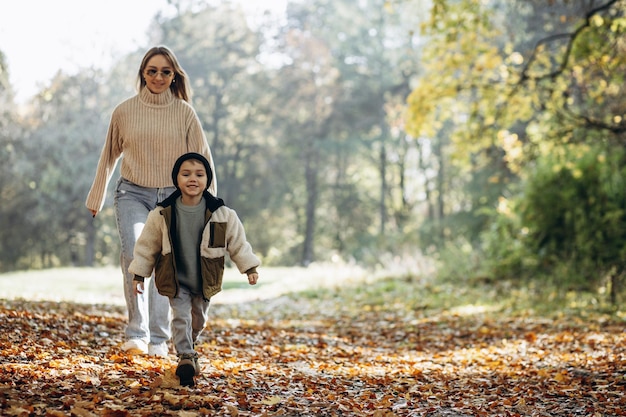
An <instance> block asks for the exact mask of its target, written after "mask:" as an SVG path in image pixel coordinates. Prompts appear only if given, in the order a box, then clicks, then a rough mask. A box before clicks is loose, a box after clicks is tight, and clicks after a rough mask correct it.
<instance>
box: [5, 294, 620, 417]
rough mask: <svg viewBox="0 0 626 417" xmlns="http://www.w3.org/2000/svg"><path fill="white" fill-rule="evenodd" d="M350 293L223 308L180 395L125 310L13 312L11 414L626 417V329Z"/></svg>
mask: <svg viewBox="0 0 626 417" xmlns="http://www.w3.org/2000/svg"><path fill="white" fill-rule="evenodd" d="M385 288H386V287H385V286H384V285H380V286H378V287H377V288H375V289H374V291H373V292H371V293H375V292H376V291H379V292H384V291H385ZM341 291H342V290H339V289H337V290H336V291H325V292H320V293H315V292H308V293H302V294H300V295H290V296H286V295H281V296H278V297H276V298H273V299H269V300H264V301H253V302H246V303H242V304H231V305H215V306H214V307H212V312H211V317H212V320H211V323H210V328H209V329H208V330H207V333H206V334H205V337H204V342H203V343H202V344H201V345H200V346H199V347H198V349H199V351H200V354H201V365H202V366H203V374H202V376H201V377H199V378H198V380H197V385H196V386H195V387H194V388H183V387H180V386H178V380H177V378H176V377H175V375H174V374H173V372H174V368H175V365H176V362H175V359H176V358H175V356H174V355H171V357H170V358H168V359H156V358H153V357H137V356H128V355H126V354H124V353H123V352H121V351H120V350H119V345H120V343H121V342H122V338H123V329H124V322H125V312H124V310H123V308H122V307H120V306H107V305H83V304H75V303H69V302H46V301H24V300H0V301H1V307H0V415H2V416H52V417H56V416H77V417H83V416H184V417H186V416H378V417H392V416H448V417H449V416H594V417H595V416H598V417H600V416H621V415H626V327H625V325H624V322H623V320H620V319H619V318H615V317H614V316H607V317H603V316H599V315H598V316H595V318H587V319H584V320H583V319H576V318H573V317H560V318H550V319H547V318H540V317H537V316H535V315H532V314H528V315H519V314H517V315H513V314H505V313H498V312H497V311H491V312H490V311H486V310H484V309H483V310H480V309H478V310H476V311H472V310H468V309H465V310H462V309H461V310H451V309H448V310H442V309H437V310H436V309H431V308H429V307H427V306H424V305H420V304H419V303H416V302H414V301H409V299H408V298H407V301H406V302H404V301H403V300H402V298H401V297H402V289H400V290H399V291H400V294H398V289H396V290H395V291H396V294H395V295H394V296H393V297H384V294H382V296H381V298H380V299H378V300H372V299H370V298H368V297H355V296H350V297H348V296H345V297H344V296H342V295H341ZM379 295H380V294H379Z"/></svg>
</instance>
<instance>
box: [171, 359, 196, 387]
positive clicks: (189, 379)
mask: <svg viewBox="0 0 626 417" xmlns="http://www.w3.org/2000/svg"><path fill="white" fill-rule="evenodd" d="M199 374H200V364H199V363H198V354H197V353H195V354H194V353H183V354H182V355H180V359H179V360H178V366H177V367H176V376H177V377H178V379H180V385H182V386H183V387H193V386H194V385H195V381H194V377H195V376H196V375H199Z"/></svg>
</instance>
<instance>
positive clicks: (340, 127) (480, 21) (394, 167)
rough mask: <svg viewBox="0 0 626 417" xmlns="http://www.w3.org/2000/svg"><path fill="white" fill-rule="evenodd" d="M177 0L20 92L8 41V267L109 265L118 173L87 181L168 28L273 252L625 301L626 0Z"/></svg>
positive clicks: (253, 223)
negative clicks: (92, 192) (274, 3)
mask: <svg viewBox="0 0 626 417" xmlns="http://www.w3.org/2000/svg"><path fill="white" fill-rule="evenodd" d="M170 4H171V5H172V7H174V8H175V10H176V13H175V14H173V15H168V16H165V15H162V14H157V15H155V16H154V20H153V24H152V27H151V28H150V30H149V33H150V36H151V38H150V39H149V42H148V43H147V44H146V45H145V47H144V48H140V49H138V50H137V51H135V52H133V53H129V54H127V55H124V56H120V57H119V59H118V60H117V61H116V63H115V65H113V66H112V68H111V69H110V70H102V69H94V68H86V69H84V70H83V71H80V72H78V73H76V74H65V73H62V72H59V73H57V74H56V76H55V77H54V78H53V79H51V80H50V81H49V83H48V84H47V85H45V86H43V88H42V89H41V91H40V92H39V93H38V94H37V95H36V96H34V97H32V99H30V100H29V101H28V102H27V103H26V104H25V105H23V106H17V105H16V103H15V95H14V92H13V88H12V86H11V83H10V81H9V74H10V72H11V68H10V67H8V65H7V64H6V60H5V59H4V56H3V55H2V51H1V43H0V172H1V174H0V198H1V200H2V204H1V205H0V229H1V230H2V233H1V234H0V272H10V271H19V270H28V269H43V268H56V267H64V266H108V265H116V263H117V262H118V249H119V245H118V244H117V235H116V230H115V221H114V213H113V208H112V198H111V196H112V191H113V188H114V187H113V186H112V185H110V186H109V197H108V199H107V203H106V205H105V207H104V210H103V211H102V212H101V214H100V215H99V216H98V217H96V218H95V219H92V218H91V216H90V214H89V212H88V211H87V209H86V208H85V206H84V201H85V197H86V194H87V191H88V189H89V187H90V185H91V181H92V179H93V175H94V172H95V167H96V164H97V161H98V157H99V154H100V151H101V148H102V144H103V142H104V138H105V135H106V129H107V126H108V122H109V118H110V114H111V112H112V110H113V108H114V106H115V105H116V104H118V103H119V102H120V101H122V100H123V99H125V98H127V97H130V96H131V95H133V94H134V92H135V90H134V85H135V75H136V71H137V67H138V63H139V61H140V59H141V57H142V56H143V54H144V53H145V51H146V50H147V49H148V48H149V47H150V46H152V45H155V44H165V45H168V46H169V47H171V48H172V50H174V51H175V53H176V54H177V56H178V58H179V59H180V61H181V62H182V65H183V67H184V68H185V69H186V71H187V72H188V74H189V76H190V79H191V81H192V86H193V91H194V96H193V105H194V107H195V108H196V110H197V112H198V115H199V117H200V120H201V121H202V124H203V126H204V128H205V132H206V135H207V138H208V141H209V144H210V146H211V148H212V151H213V155H214V158H215V162H216V170H217V178H218V179H219V196H220V197H222V198H224V200H225V201H226V202H227V204H229V205H230V206H232V207H233V208H235V209H236V210H237V212H238V213H239V215H240V216H241V218H242V219H243V221H244V224H245V226H246V230H247V233H248V235H249V238H250V240H251V242H252V244H253V246H254V248H255V250H256V251H257V252H258V253H259V254H260V256H261V257H262V259H263V262H264V265H267V266H301V267H306V266H309V265H311V264H313V263H335V264H350V265H360V266H363V267H366V268H375V269H380V270H385V269H387V268H390V267H392V266H397V265H399V264H401V265H407V268H406V270H407V271H408V273H409V274H411V273H420V272H419V271H423V270H424V265H425V264H428V265H431V264H433V265H435V268H434V269H433V270H434V271H436V272H433V273H436V274H437V276H438V278H439V279H441V280H443V281H447V282H452V283H455V284H459V285H467V286H470V285H477V284H485V283H487V284H490V283H491V284H495V283H500V284H501V283H503V282H506V283H507V285H512V286H520V287H524V288H527V289H530V290H531V291H536V292H537V293H542V294H550V296H551V297H552V296H556V297H558V298H562V297H566V296H567V295H568V294H570V293H572V292H574V293H577V294H581V293H585V294H587V295H591V296H592V297H595V298H594V299H597V300H600V301H602V302H604V301H608V302H610V303H611V304H612V305H613V308H619V307H618V306H619V303H620V299H621V298H620V297H622V295H623V294H622V293H623V291H622V288H623V282H624V279H623V276H624V261H623V260H624V259H625V258H626V227H624V225H625V224H626V188H625V182H626V152H625V150H624V143H625V141H626V120H625V114H626V101H625V100H624V90H625V89H626V84H625V83H624V75H625V74H626V37H625V36H624V32H625V30H626V16H625V15H624V14H625V11H626V1H624V0H602V1H600V0H553V1H545V0H519V1H517V0H507V1H504V0H482V1H479V0H455V1H454V0H432V1H426V0H387V1H385V0H358V1H354V0H333V1H329V0H315V1H308V2H299V1H292V2H289V3H288V5H287V9H286V14H285V15H284V16H280V17H278V16H274V15H272V14H270V13H268V14H266V15H265V16H264V18H263V19H262V20H261V21H260V22H257V23H256V24H255V25H251V24H250V21H249V19H248V18H247V16H246V15H245V13H244V12H243V10H242V9H241V8H240V7H238V6H236V5H235V4H231V3H228V2H220V3H214V2H208V1H185V0H178V1H175V0H172V1H171V2H170ZM115 177H116V175H114V178H115ZM429 270H430V269H429ZM538 288H541V289H542V291H539V290H538ZM546 288H550V289H551V290H549V291H544V290H545V289H546Z"/></svg>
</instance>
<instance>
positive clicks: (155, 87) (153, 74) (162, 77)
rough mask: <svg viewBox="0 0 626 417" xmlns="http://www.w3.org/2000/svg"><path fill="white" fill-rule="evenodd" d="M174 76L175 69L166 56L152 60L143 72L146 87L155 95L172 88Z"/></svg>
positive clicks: (158, 56)
mask: <svg viewBox="0 0 626 417" xmlns="http://www.w3.org/2000/svg"><path fill="white" fill-rule="evenodd" d="M174 75H175V74H174V68H173V67H172V64H171V63H170V62H169V61H168V60H167V58H166V57H165V56H164V55H155V56H153V57H152V58H150V59H149V60H148V62H147V64H146V67H145V68H144V70H143V77H144V79H145V80H146V87H148V90H150V91H151V92H152V93H154V94H160V93H162V92H164V91H166V90H167V89H168V88H170V85H171V84H172V81H173V80H174Z"/></svg>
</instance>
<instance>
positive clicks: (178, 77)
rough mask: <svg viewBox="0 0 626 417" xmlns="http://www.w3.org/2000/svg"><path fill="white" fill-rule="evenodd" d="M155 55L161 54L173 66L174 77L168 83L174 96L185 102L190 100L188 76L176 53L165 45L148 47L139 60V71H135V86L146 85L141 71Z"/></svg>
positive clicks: (140, 87) (141, 86)
mask: <svg viewBox="0 0 626 417" xmlns="http://www.w3.org/2000/svg"><path fill="white" fill-rule="evenodd" d="M155 55H163V56H164V57H165V58H166V59H167V60H168V61H169V62H170V64H171V65H172V67H173V68H174V79H173V80H172V83H171V84H170V90H172V93H173V94H174V96H176V97H178V98H180V99H181V100H185V101H186V102H190V101H191V87H190V86H189V78H188V77H187V73H186V72H185V70H184V69H183V67H182V66H181V65H180V63H179V62H178V59H176V55H174V52H172V51H171V50H170V49H169V48H168V47H167V46H163V45H160V46H155V47H152V48H150V50H149V51H148V52H146V54H145V55H144V57H143V59H142V60H141V66H140V67H139V71H138V72H137V87H138V89H139V90H141V89H142V88H143V87H145V86H146V80H145V78H144V77H143V72H144V70H145V69H146V65H148V61H150V59H151V58H152V57H153V56H155Z"/></svg>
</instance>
